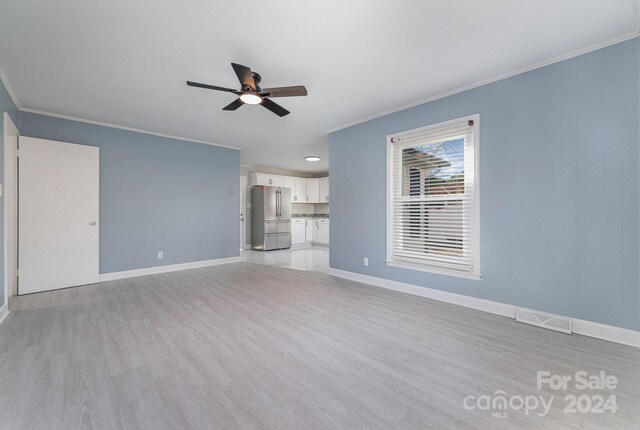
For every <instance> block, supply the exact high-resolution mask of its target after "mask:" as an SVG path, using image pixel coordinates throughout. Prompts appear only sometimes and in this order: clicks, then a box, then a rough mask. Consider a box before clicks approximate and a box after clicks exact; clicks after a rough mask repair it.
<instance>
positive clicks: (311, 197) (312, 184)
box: [307, 178, 320, 203]
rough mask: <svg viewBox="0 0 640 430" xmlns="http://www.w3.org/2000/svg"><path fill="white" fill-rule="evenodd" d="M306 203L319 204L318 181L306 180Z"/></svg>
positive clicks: (313, 179) (315, 179) (314, 179)
mask: <svg viewBox="0 0 640 430" xmlns="http://www.w3.org/2000/svg"><path fill="white" fill-rule="evenodd" d="M307 198H308V199H307V203H320V179H317V178H307Z"/></svg>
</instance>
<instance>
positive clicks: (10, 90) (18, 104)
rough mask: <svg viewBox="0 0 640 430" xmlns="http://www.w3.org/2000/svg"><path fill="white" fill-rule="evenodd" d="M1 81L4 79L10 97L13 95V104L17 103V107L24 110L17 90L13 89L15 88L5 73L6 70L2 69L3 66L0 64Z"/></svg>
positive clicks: (3, 82)
mask: <svg viewBox="0 0 640 430" xmlns="http://www.w3.org/2000/svg"><path fill="white" fill-rule="evenodd" d="M0 81H2V84H3V85H4V87H5V89H6V90H7V93H9V97H11V100H12V101H13V104H14V105H16V108H18V110H22V105H21V104H20V100H18V96H16V93H15V91H13V88H12V87H11V84H10V83H9V80H8V79H7V75H5V73H4V70H3V69H2V66H0Z"/></svg>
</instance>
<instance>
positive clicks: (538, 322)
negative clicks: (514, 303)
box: [516, 308, 571, 334]
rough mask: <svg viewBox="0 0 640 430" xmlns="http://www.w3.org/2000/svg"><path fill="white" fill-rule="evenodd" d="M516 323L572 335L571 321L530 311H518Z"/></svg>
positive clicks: (521, 309)
mask: <svg viewBox="0 0 640 430" xmlns="http://www.w3.org/2000/svg"><path fill="white" fill-rule="evenodd" d="M516 321H519V322H522V323H525V324H531V325H535V326H537V327H542V328H548V329H549V330H555V331H560V332H562V333H567V334H571V320H570V319H569V318H565V317H559V316H556V315H551V314H545V313H544V312H538V311H532V310H530V309H524V308H518V309H516Z"/></svg>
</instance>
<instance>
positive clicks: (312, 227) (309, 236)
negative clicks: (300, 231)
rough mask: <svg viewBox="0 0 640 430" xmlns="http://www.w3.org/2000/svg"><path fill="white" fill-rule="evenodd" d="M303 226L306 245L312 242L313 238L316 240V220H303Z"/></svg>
mask: <svg viewBox="0 0 640 430" xmlns="http://www.w3.org/2000/svg"><path fill="white" fill-rule="evenodd" d="M304 223H305V224H304V225H305V241H306V242H307V243H311V242H314V236H315V237H316V238H317V234H318V233H317V232H318V228H317V226H316V220H315V219H311V218H306V219H305V220H304Z"/></svg>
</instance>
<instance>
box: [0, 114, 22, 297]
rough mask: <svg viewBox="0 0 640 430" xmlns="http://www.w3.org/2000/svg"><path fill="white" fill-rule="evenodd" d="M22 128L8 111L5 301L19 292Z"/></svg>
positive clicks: (5, 185)
mask: <svg viewBox="0 0 640 430" xmlns="http://www.w3.org/2000/svg"><path fill="white" fill-rule="evenodd" d="M18 135H19V133H18V128H17V127H16V125H15V124H14V123H13V121H12V120H11V117H10V116H9V114H8V113H6V112H5V114H4V186H3V188H4V190H3V191H4V195H3V198H4V303H7V300H8V298H9V297H11V296H15V295H17V294H18V158H17V154H18V152H17V151H18Z"/></svg>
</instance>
